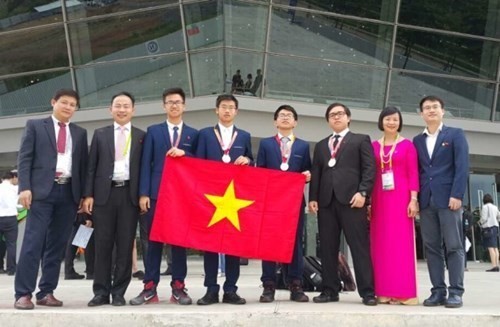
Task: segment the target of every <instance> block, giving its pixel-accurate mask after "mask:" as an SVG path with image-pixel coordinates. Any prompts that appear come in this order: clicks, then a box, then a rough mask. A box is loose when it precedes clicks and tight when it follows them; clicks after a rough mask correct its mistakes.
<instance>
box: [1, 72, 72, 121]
mask: <svg viewBox="0 0 500 327" xmlns="http://www.w3.org/2000/svg"><path fill="white" fill-rule="evenodd" d="M61 88H72V83H71V76H70V73H69V71H67V70H64V71H56V72H50V73H43V74H30V75H25V76H21V77H12V78H6V79H0V116H13V115H25V114H34V113H39V112H45V111H52V107H51V106H50V99H51V98H52V96H53V95H54V93H55V92H56V91H57V90H59V89H61Z"/></svg>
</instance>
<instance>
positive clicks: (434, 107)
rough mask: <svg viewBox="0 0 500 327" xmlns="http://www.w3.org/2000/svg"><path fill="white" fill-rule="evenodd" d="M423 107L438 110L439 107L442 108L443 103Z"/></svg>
mask: <svg viewBox="0 0 500 327" xmlns="http://www.w3.org/2000/svg"><path fill="white" fill-rule="evenodd" d="M422 109H424V110H431V109H434V110H438V109H441V105H440V104H433V105H432V106H430V105H429V106H424V107H422Z"/></svg>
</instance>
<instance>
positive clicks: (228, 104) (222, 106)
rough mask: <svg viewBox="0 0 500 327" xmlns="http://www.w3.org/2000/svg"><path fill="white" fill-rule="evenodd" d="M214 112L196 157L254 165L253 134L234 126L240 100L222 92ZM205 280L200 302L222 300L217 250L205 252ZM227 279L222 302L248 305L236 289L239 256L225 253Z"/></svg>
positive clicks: (201, 137)
mask: <svg viewBox="0 0 500 327" xmlns="http://www.w3.org/2000/svg"><path fill="white" fill-rule="evenodd" d="M215 113H216V114H217V116H218V117H219V122H218V124H217V125H215V127H207V128H204V129H202V130H200V135H199V139H198V147H197V149H196V156H197V157H198V158H202V159H208V160H215V161H222V162H224V163H232V164H234V165H251V164H252V161H253V156H252V145H251V143H250V134H249V133H248V132H245V131H244V130H242V129H239V128H236V126H234V119H235V118H236V115H237V114H238V100H237V99H236V98H235V97H234V96H233V95H227V94H224V95H220V96H218V97H217V100H216V108H215ZM203 259H204V268H205V282H204V285H205V287H207V293H206V294H205V295H204V296H203V297H202V298H201V299H199V300H198V302H197V304H198V305H208V304H213V303H218V302H219V288H220V286H219V285H218V284H217V269H218V266H219V256H218V254H217V253H214V252H205V254H204V258H203ZM225 259H226V282H225V283H224V286H223V289H224V296H223V298H222V302H224V303H231V304H245V303H246V301H245V299H244V298H242V297H240V296H239V295H238V294H237V293H236V291H237V289H238V287H237V286H236V283H237V282H238V278H239V277H240V258H239V257H236V256H232V255H226V256H225Z"/></svg>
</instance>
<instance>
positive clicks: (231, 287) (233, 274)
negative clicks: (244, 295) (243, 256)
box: [203, 252, 240, 293]
mask: <svg viewBox="0 0 500 327" xmlns="http://www.w3.org/2000/svg"><path fill="white" fill-rule="evenodd" d="M225 261H226V281H225V282H224V286H223V290H224V293H227V292H236V291H237V290H238V287H237V286H236V283H237V282H238V278H240V257H235V256H232V255H228V254H226V255H225ZM203 268H204V269H205V282H204V283H203V285H205V287H206V288H207V292H211V293H219V289H220V286H219V284H217V274H218V269H219V254H218V253H215V252H205V254H204V255H203Z"/></svg>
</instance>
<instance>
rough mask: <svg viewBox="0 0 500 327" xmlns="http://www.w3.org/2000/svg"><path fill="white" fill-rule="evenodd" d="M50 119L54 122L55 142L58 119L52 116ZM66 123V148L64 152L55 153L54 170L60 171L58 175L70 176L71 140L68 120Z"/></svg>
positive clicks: (57, 131) (57, 134)
mask: <svg viewBox="0 0 500 327" xmlns="http://www.w3.org/2000/svg"><path fill="white" fill-rule="evenodd" d="M52 121H53V123H54V129H55V132H56V144H57V139H58V137H59V129H61V127H59V123H60V121H59V120H57V119H56V117H54V116H52ZM65 124H66V149H65V151H64V153H57V164H56V172H57V173H60V177H71V165H72V163H73V162H72V160H73V159H72V156H71V152H72V149H73V142H72V138H71V132H70V130H69V122H67V123H65Z"/></svg>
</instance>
